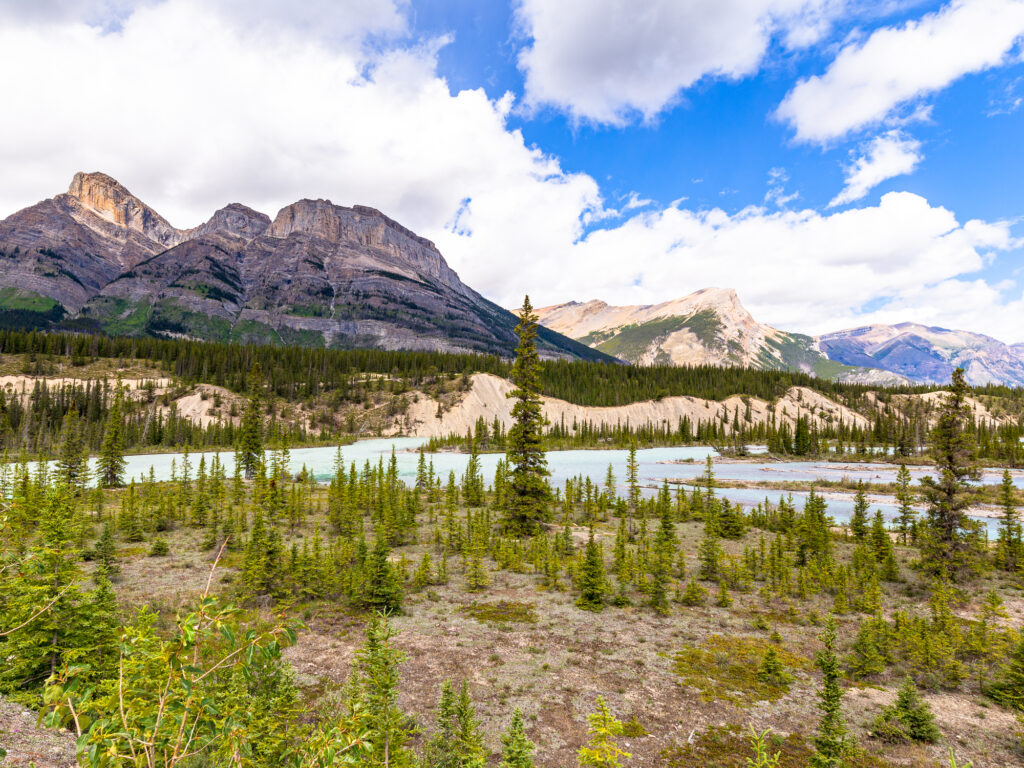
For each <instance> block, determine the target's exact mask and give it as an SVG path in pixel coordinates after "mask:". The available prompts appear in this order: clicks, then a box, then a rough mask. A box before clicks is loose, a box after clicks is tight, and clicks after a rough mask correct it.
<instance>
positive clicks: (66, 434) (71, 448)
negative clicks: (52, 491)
mask: <svg viewBox="0 0 1024 768" xmlns="http://www.w3.org/2000/svg"><path fill="white" fill-rule="evenodd" d="M88 471H89V454H88V452H87V451H86V449H85V436H84V435H83V434H82V424H81V421H79V418H78V411H77V410H75V409H74V408H69V409H68V412H67V413H66V414H65V415H64V422H63V425H62V426H61V440H60V448H59V450H58V454H57V476H58V477H59V478H60V479H61V480H63V481H64V482H65V483H66V484H67V485H69V486H71V487H72V488H79V489H81V488H83V487H84V486H85V482H86V476H87V475H88Z"/></svg>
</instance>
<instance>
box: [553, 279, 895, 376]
mask: <svg viewBox="0 0 1024 768" xmlns="http://www.w3.org/2000/svg"><path fill="white" fill-rule="evenodd" d="M537 314H538V316H539V317H540V322H541V323H542V324H543V325H545V326H547V327H548V328H551V329H552V330H555V331H558V332H559V333H562V334H565V335H566V336H569V337H570V338H573V339H576V340H577V341H580V342H582V343H584V344H587V345H589V346H592V347H594V348H595V349H598V350H600V351H602V352H606V353H607V354H609V355H614V356H615V357H619V358H621V359H623V360H627V361H629V362H631V363H634V364H638V365H738V366H746V367H750V368H762V369H769V368H774V369H786V370H800V371H805V372H807V373H814V374H816V375H818V376H822V377H826V378H842V379H843V380H845V381H863V382H865V383H893V382H894V381H896V380H897V379H898V377H896V376H893V375H891V374H887V373H882V372H879V371H873V370H868V369H864V368H859V367H857V368H854V367H847V366H844V365H841V364H836V363H833V362H831V361H830V360H829V359H828V358H827V357H826V356H825V355H823V354H822V353H821V351H820V350H819V349H818V346H817V344H816V342H815V340H814V338H813V337H811V336H804V335H802V334H799V333H787V332H785V331H780V330H778V329H777V328H772V327H771V326H769V325H764V324H762V323H759V322H757V321H756V320H755V319H754V318H753V316H752V315H751V314H750V312H748V311H747V309H746V308H745V307H744V306H743V304H741V303H740V300H739V297H738V296H737V295H736V291H734V290H732V289H727V288H705V289H704V290H701V291H697V292H696V293H692V294H690V295H689V296H685V297H683V298H681V299H676V300H674V301H666V302H664V303H662V304H654V305H641V306H625V307H613V306H610V305H608V304H606V303H605V302H603V301H588V302H585V303H579V302H575V301H574V302H569V303H568V304H559V305H556V306H552V307H544V308H543V309H539V310H537Z"/></svg>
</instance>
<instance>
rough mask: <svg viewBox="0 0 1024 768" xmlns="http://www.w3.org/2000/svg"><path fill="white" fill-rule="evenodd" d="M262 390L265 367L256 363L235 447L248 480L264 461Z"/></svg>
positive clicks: (250, 379)
mask: <svg viewBox="0 0 1024 768" xmlns="http://www.w3.org/2000/svg"><path fill="white" fill-rule="evenodd" d="M262 390H263V369H262V368H261V367H260V364H259V363H256V365H254V366H253V369H252V372H251V373H250V374H249V402H248V403H247V404H246V406H245V413H244V414H243V415H242V423H241V426H240V427H239V435H238V446H237V447H236V449H235V461H236V462H237V464H238V466H239V467H241V468H242V472H243V474H244V475H245V479H246V480H252V479H253V477H255V476H256V472H257V470H258V469H259V465H260V463H262V461H263V398H262V397H261V392H262Z"/></svg>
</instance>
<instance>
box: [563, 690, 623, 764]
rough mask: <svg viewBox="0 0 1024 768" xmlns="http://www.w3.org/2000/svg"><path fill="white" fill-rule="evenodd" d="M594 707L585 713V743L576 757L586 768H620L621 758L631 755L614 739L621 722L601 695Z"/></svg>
mask: <svg viewBox="0 0 1024 768" xmlns="http://www.w3.org/2000/svg"><path fill="white" fill-rule="evenodd" d="M596 707H597V708H596V710H595V711H594V712H593V713H591V714H589V715H587V743H586V744H584V745H583V746H582V747H580V750H579V752H577V753H576V759H577V761H578V763H579V765H581V766H586V767H587V768H622V759H628V758H630V757H632V755H630V754H629V753H628V752H625V751H624V750H622V749H620V748H619V745H618V744H617V743H616V741H615V740H616V739H617V738H618V737H619V736H621V735H622V732H623V725H622V722H621V721H619V720H617V719H616V718H615V716H614V715H613V714H612V713H611V711H609V709H608V705H607V704H606V703H605V701H604V697H603V696H598V697H597V704H596Z"/></svg>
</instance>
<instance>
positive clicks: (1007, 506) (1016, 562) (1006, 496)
mask: <svg viewBox="0 0 1024 768" xmlns="http://www.w3.org/2000/svg"><path fill="white" fill-rule="evenodd" d="M999 506H1000V508H1001V509H1002V513H1003V514H1002V516H1001V517H1000V518H999V542H998V544H997V545H996V562H997V564H998V565H999V567H1000V568H1002V569H1003V570H1004V571H1009V572H1010V573H1016V572H1017V571H1018V570H1020V568H1021V566H1024V542H1022V540H1021V524H1020V513H1019V512H1018V511H1017V502H1016V500H1015V499H1014V487H1013V478H1012V477H1010V470H1008V469H1005V470H1003V481H1002V483H1001V484H1000V486H999Z"/></svg>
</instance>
